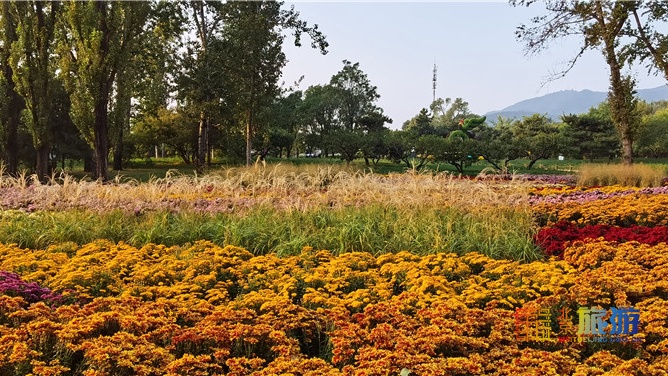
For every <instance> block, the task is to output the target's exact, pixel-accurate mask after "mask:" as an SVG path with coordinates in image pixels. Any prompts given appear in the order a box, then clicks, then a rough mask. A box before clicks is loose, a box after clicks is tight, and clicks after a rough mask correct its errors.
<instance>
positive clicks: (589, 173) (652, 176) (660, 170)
mask: <svg viewBox="0 0 668 376" xmlns="http://www.w3.org/2000/svg"><path fill="white" fill-rule="evenodd" d="M665 177H666V167H665V166H661V165H646V164H641V163H635V164H632V165H624V164H605V165H604V164H583V165H582V166H580V169H579V171H578V173H577V185H578V186H583V187H591V186H603V185H615V184H618V185H624V186H630V187H659V186H661V183H662V180H663V178H665Z"/></svg>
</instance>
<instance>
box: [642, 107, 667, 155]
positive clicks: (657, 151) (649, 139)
mask: <svg viewBox="0 0 668 376" xmlns="http://www.w3.org/2000/svg"><path fill="white" fill-rule="evenodd" d="M642 123H643V125H642V127H641V129H640V132H639V133H638V138H637V140H638V141H637V143H636V147H637V153H638V155H639V156H644V157H651V158H662V157H667V156H668V107H664V108H663V109H660V110H658V111H656V112H655V113H654V114H652V115H648V116H645V117H644V118H643V121H642Z"/></svg>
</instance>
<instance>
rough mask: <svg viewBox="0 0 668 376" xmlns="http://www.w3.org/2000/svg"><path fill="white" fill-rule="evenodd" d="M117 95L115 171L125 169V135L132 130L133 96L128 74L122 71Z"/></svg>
mask: <svg viewBox="0 0 668 376" xmlns="http://www.w3.org/2000/svg"><path fill="white" fill-rule="evenodd" d="M116 81H117V93H116V101H117V103H116V107H117V108H116V110H115V111H114V112H115V116H116V119H115V120H116V127H118V129H117V130H116V145H115V147H114V170H116V171H121V170H122V169H123V152H124V150H123V135H124V134H125V132H126V131H129V130H130V116H131V111H132V96H131V95H130V89H129V85H128V73H127V72H125V71H122V74H121V73H119V74H118V75H117V80H116Z"/></svg>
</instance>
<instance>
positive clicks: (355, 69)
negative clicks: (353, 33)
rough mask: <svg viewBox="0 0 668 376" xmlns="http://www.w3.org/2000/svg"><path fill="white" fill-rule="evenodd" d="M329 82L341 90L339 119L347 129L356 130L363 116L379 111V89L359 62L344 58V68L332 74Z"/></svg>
mask: <svg viewBox="0 0 668 376" xmlns="http://www.w3.org/2000/svg"><path fill="white" fill-rule="evenodd" d="M329 84H330V85H331V86H333V87H334V88H336V89H337V90H338V92H339V96H340V100H341V103H340V108H339V121H340V122H341V124H342V125H343V128H344V129H345V130H348V131H352V130H355V129H356V128H357V127H358V126H359V121H360V119H361V118H362V117H364V116H366V115H368V114H370V113H373V112H377V110H378V108H377V107H376V104H375V103H376V101H377V100H378V98H380V95H379V94H378V89H377V88H376V86H373V85H372V84H371V81H370V80H369V78H368V77H367V75H366V73H364V72H363V71H362V69H360V65H359V63H355V64H353V63H351V62H350V61H348V60H344V61H343V68H342V69H341V70H340V71H339V72H338V73H336V74H335V75H334V76H332V79H331V80H330V82H329Z"/></svg>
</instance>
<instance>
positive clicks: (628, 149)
mask: <svg viewBox="0 0 668 376" xmlns="http://www.w3.org/2000/svg"><path fill="white" fill-rule="evenodd" d="M622 162H623V163H624V164H626V165H631V164H633V141H632V140H630V139H628V138H626V137H625V138H622Z"/></svg>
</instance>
